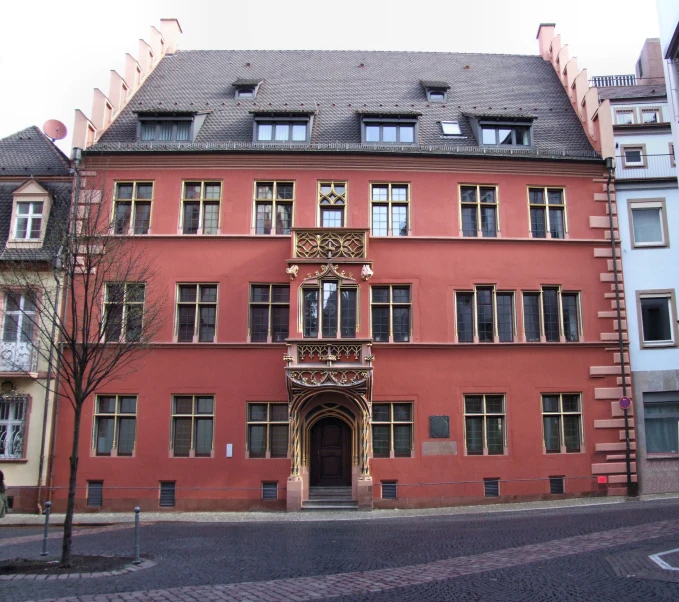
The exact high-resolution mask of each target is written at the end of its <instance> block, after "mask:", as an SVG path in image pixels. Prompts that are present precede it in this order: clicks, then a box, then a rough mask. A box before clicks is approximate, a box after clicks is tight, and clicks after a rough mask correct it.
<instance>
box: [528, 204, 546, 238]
mask: <svg viewBox="0 0 679 602" xmlns="http://www.w3.org/2000/svg"><path fill="white" fill-rule="evenodd" d="M530 231H531V235H532V236H533V238H545V237H546V236H547V234H546V229H545V210H544V208H542V207H531V208H530Z"/></svg>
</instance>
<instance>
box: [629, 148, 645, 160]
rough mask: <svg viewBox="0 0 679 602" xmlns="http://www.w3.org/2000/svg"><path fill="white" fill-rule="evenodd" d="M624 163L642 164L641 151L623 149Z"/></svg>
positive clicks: (637, 149)
mask: <svg viewBox="0 0 679 602" xmlns="http://www.w3.org/2000/svg"><path fill="white" fill-rule="evenodd" d="M625 163H642V160H641V149H639V148H626V149H625Z"/></svg>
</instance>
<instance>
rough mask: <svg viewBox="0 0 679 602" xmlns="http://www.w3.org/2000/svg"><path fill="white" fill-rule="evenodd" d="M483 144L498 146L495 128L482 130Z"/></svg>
mask: <svg viewBox="0 0 679 602" xmlns="http://www.w3.org/2000/svg"><path fill="white" fill-rule="evenodd" d="M482 143H483V144H496V137H495V129H494V128H483V129H482Z"/></svg>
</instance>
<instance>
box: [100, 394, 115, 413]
mask: <svg viewBox="0 0 679 602" xmlns="http://www.w3.org/2000/svg"><path fill="white" fill-rule="evenodd" d="M98 401H99V409H98V412H99V414H113V413H115V411H116V398H115V397H99V398H98Z"/></svg>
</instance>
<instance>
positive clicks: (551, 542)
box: [0, 500, 679, 602]
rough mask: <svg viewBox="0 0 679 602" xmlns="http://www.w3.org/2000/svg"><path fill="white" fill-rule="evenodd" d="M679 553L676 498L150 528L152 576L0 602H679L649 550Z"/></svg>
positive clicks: (39, 585) (28, 587)
mask: <svg viewBox="0 0 679 602" xmlns="http://www.w3.org/2000/svg"><path fill="white" fill-rule="evenodd" d="M0 531H1V530H0ZM132 535H133V531H132V530H131V529H122V530H120V529H119V530H107V531H102V530H99V532H97V533H90V534H87V533H85V534H81V535H79V536H78V537H77V538H76V539H75V540H74V542H75V543H74V548H75V553H78V554H86V553H90V554H95V553H108V554H115V555H119V554H125V553H128V554H130V553H131V552H132V545H133V539H132ZM50 544H51V545H52V546H53V547H54V548H57V547H58V545H57V544H58V542H50ZM39 545H40V544H39V541H31V542H24V543H17V544H15V545H11V546H1V547H0V559H5V558H11V557H15V556H29V557H30V556H37V555H38V554H39V552H40V549H39ZM678 546H679V501H677V500H674V501H671V500H668V501H657V502H642V503H632V502H630V503H626V504H616V505H612V506H608V507H604V506H599V507H579V508H577V507H575V508H560V509H556V510H554V509H552V510H535V511H530V512H517V513H503V514H475V515H467V516H463V515H456V516H431V517H423V518H407V519H394V520H391V521H383V520H375V521H365V520H360V521H346V522H334V521H329V522H325V523H323V522H311V523H299V522H297V523H289V522H287V523H286V522H284V523H276V522H270V523H266V524H257V523H250V524H208V525H205V524H176V523H175V524H153V525H148V526H145V527H144V528H143V529H142V552H143V554H144V555H145V556H146V557H147V558H149V559H152V560H153V561H154V562H155V563H156V565H155V566H153V567H151V568H148V569H146V570H144V571H140V572H137V573H131V574H125V575H120V576H110V577H101V578H96V579H92V578H90V579H81V580H68V581H62V580H56V581H44V580H41V581H37V580H31V579H27V578H23V579H21V580H12V581H5V582H3V583H2V593H0V598H1V599H2V600H3V602H5V601H6V602H19V601H22V602H23V601H26V600H43V599H50V600H54V599H59V600H62V602H65V601H66V600H69V601H71V600H72V601H78V602H86V601H96V602H99V601H111V600H114V601H117V602H122V601H123V600H146V601H152V600H153V601H159V602H160V601H170V600H172V601H184V600H191V601H203V600H226V601H238V602H243V601H253V602H254V601H258V602H263V601H265V600H277V601H280V602H283V601H284V602H291V601H293V600H296V601H298V602H299V601H304V600H319V599H330V598H332V599H335V600H340V601H343V602H359V601H360V602H363V601H368V600H370V601H377V602H386V601H390V602H391V601H393V600H398V601H399V602H400V601H412V602H415V601H417V602H421V601H427V600H431V601H434V602H438V601H442V600H456V601H457V600H484V601H485V600H491V601H495V600H497V601H503V602H504V601H514V600H516V601H517V602H518V601H522V602H523V601H528V600H531V601H532V600H536V601H542V600H544V601H561V600H564V601H565V600H569V601H583V602H595V601H598V600H602V601H608V600H610V601H613V600H615V601H616V602H620V601H621V600H643V601H644V602H645V601H655V600H668V601H669V600H678V599H679V575H677V572H672V574H671V575H668V574H667V573H670V571H662V570H661V569H660V568H659V567H657V565H654V563H651V562H650V561H648V555H649V554H654V553H658V552H662V551H665V550H670V549H674V548H677V547H678ZM56 551H57V550H56V549H55V550H53V552H55V553H56ZM632 570H633V571H634V572H631V571H632ZM631 575H634V576H631Z"/></svg>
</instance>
